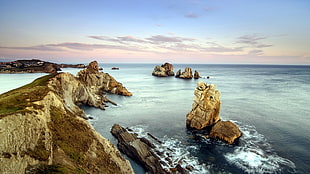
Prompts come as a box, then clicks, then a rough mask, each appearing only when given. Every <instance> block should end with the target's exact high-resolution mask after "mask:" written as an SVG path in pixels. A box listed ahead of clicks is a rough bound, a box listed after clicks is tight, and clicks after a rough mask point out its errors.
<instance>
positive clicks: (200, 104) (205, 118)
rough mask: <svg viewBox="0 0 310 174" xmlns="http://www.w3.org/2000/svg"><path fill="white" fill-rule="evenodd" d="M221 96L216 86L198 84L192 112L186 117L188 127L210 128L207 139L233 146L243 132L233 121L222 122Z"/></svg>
mask: <svg viewBox="0 0 310 174" xmlns="http://www.w3.org/2000/svg"><path fill="white" fill-rule="evenodd" d="M220 95H221V94H220V92H219V91H218V90H217V89H216V86H215V85H214V84H206V83H203V82H198V84H197V88H196V89H195V92H194V99H193V101H194V103H193V104H192V110H191V111H190V112H189V113H188V114H187V115H186V125H187V127H189V128H192V129H197V130H201V129H205V128H210V129H211V131H210V134H209V135H207V137H212V138H218V139H221V140H224V141H225V142H227V143H229V144H233V143H234V142H235V140H236V139H238V138H239V137H240V136H241V132H240V130H239V128H238V126H237V125H235V124H234V123H232V122H231V121H220V120H221V118H220V106H221V101H220Z"/></svg>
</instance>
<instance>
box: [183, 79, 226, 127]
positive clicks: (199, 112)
mask: <svg viewBox="0 0 310 174" xmlns="http://www.w3.org/2000/svg"><path fill="white" fill-rule="evenodd" d="M220 95H221V94H220V92H219V91H218V90H217V89H216V86H215V85H213V84H210V85H208V84H206V83H203V82H198V84H197V88H196V89H195V92H194V99H193V100H194V103H193V105H192V110H191V111H190V112H189V113H188V114H187V116H186V124H187V126H188V127H190V128H195V129H203V128H205V127H207V126H211V125H213V124H215V123H216V122H218V121H219V120H220V105H221V101H220Z"/></svg>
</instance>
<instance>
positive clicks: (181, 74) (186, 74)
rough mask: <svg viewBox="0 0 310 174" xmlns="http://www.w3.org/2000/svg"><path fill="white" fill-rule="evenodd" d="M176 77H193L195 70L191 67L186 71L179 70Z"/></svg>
mask: <svg viewBox="0 0 310 174" xmlns="http://www.w3.org/2000/svg"><path fill="white" fill-rule="evenodd" d="M175 77H176V78H181V79H192V78H193V71H192V69H191V68H190V67H186V68H185V70H184V72H182V71H181V69H179V70H178V72H177V73H176V75H175Z"/></svg>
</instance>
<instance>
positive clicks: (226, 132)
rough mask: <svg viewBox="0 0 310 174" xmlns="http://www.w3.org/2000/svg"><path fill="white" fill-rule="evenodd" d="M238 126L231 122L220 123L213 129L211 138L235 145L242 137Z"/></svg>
mask: <svg viewBox="0 0 310 174" xmlns="http://www.w3.org/2000/svg"><path fill="white" fill-rule="evenodd" d="M241 135H242V134H241V131H240V130H239V128H238V126H237V125H235V124H234V123H232V122H231V121H219V122H217V123H216V124H215V125H214V126H213V127H212V129H211V132H210V137H212V138H218V139H221V140H224V141H226V142H227V143H229V144H233V143H234V142H235V140H236V139H237V138H239V137H240V136H241Z"/></svg>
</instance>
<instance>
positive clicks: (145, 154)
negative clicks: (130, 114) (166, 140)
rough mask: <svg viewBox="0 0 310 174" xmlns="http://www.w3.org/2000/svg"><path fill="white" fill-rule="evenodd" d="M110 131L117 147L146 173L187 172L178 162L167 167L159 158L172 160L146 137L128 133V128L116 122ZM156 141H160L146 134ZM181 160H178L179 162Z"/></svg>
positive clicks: (185, 173)
mask: <svg viewBox="0 0 310 174" xmlns="http://www.w3.org/2000/svg"><path fill="white" fill-rule="evenodd" d="M111 133H112V135H113V136H114V137H116V138H117V140H118V144H117V146H118V148H119V149H120V150H121V151H122V152H123V153H124V154H126V155H128V156H129V157H130V158H131V159H133V160H135V161H136V162H138V163H139V164H141V165H142V166H143V167H144V168H145V170H146V171H147V172H148V173H152V174H157V173H160V174H170V173H176V174H187V173H188V170H187V169H185V168H182V167H181V165H180V164H177V165H176V166H173V167H172V168H171V167H169V166H171V164H167V163H165V162H164V161H162V160H161V158H165V160H166V161H172V160H171V159H167V158H168V157H163V153H161V152H159V151H156V145H155V144H154V143H152V142H151V141H149V140H148V139H147V138H139V137H138V136H137V135H136V134H134V133H130V132H129V131H128V129H126V128H123V127H121V126H120V125H118V124H115V125H113V127H112V129H111ZM148 135H149V136H150V137H151V138H152V139H154V140H155V141H156V142H157V143H162V142H160V141H159V140H158V139H156V137H154V136H152V135H151V134H148ZM181 161H182V160H180V163H181Z"/></svg>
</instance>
